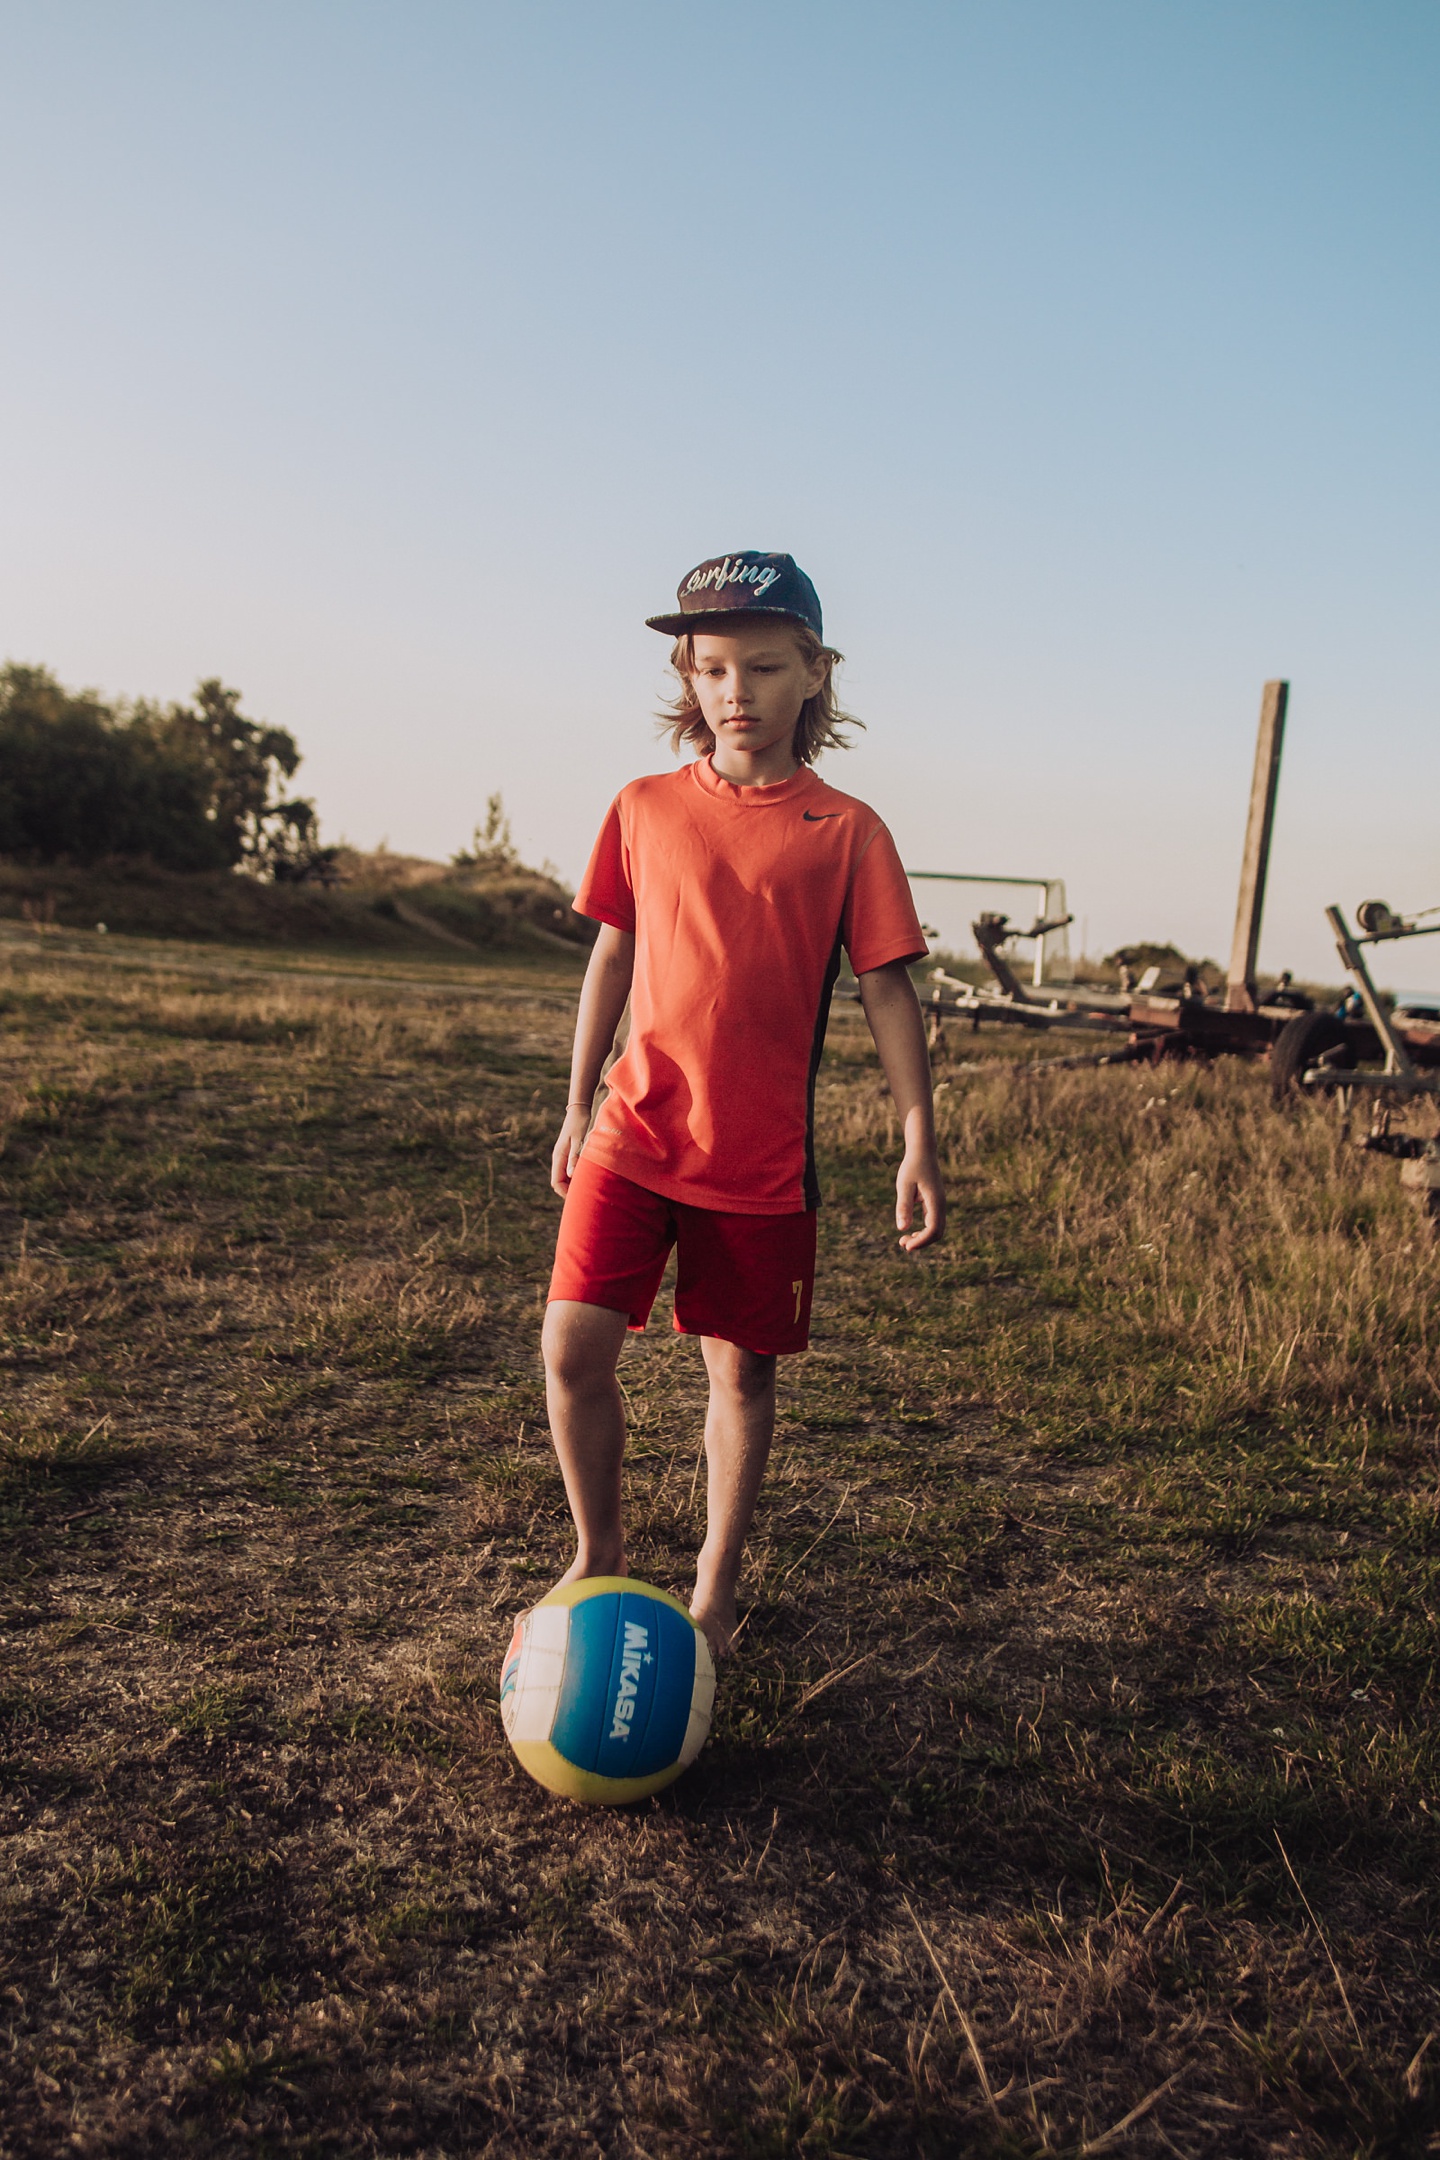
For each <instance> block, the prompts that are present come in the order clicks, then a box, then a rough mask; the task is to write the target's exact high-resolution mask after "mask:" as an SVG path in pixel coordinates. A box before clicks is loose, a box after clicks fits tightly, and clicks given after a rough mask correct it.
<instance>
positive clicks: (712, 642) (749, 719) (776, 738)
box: [691, 622, 825, 757]
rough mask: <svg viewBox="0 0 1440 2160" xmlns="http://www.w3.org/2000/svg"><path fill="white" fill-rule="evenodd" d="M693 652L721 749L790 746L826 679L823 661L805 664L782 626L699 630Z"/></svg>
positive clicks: (703, 702) (698, 684)
mask: <svg viewBox="0 0 1440 2160" xmlns="http://www.w3.org/2000/svg"><path fill="white" fill-rule="evenodd" d="M693 651H694V655H695V673H694V675H693V677H692V678H691V679H692V681H693V683H694V686H695V696H696V699H697V701H698V703H699V706H700V711H701V713H702V715H703V717H704V720H705V725H706V726H707V727H708V728H709V730H710V732H711V734H712V735H713V736H714V737H715V742H716V746H717V748H719V747H723V748H725V749H732V750H741V751H745V752H747V753H748V754H749V755H750V756H751V757H755V756H758V755H760V754H761V753H763V752H764V751H766V750H769V749H771V748H772V747H773V746H774V745H775V744H777V743H781V742H785V743H788V741H789V739H790V737H791V735H792V734H793V733H794V730H795V723H796V721H797V720H798V719H799V718H800V708H801V706H802V705H803V704H804V703H805V700H806V698H807V697H813V696H814V694H815V692H816V691H817V690H818V689H819V688H820V685H821V684H822V683H823V682H824V680H825V662H824V661H823V660H816V661H814V662H807V661H806V660H805V658H804V657H803V655H802V653H801V651H800V642H799V639H798V638H797V637H796V635H795V633H794V631H793V630H791V629H789V628H788V627H787V625H786V624H785V623H783V622H746V623H737V624H736V625H735V628H734V629H733V630H705V631H696V633H695V636H694V640H693Z"/></svg>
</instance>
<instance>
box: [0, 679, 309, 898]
mask: <svg viewBox="0 0 1440 2160" xmlns="http://www.w3.org/2000/svg"><path fill="white" fill-rule="evenodd" d="M299 764H300V751H299V749H298V748H297V746H296V742H295V738H294V736H293V735H291V734H290V733H289V732H288V730H287V729H285V728H277V727H268V726H266V725H265V724H264V722H262V721H257V720H249V719H247V718H246V717H245V715H244V714H243V713H242V712H241V710H240V692H239V691H238V690H230V689H227V688H226V686H225V684H224V683H222V682H220V681H219V680H218V679H216V678H214V677H212V678H211V679H210V680H209V681H207V682H202V683H200V684H199V685H198V686H197V688H196V690H195V694H194V697H193V698H192V699H191V701H190V703H189V704H188V705H182V704H169V705H159V704H154V703H152V702H151V701H149V700H148V699H144V698H141V699H135V700H126V701H121V702H117V703H114V704H107V703H106V702H105V701H104V700H103V699H102V698H100V697H99V696H97V695H96V693H95V692H94V691H90V690H80V691H74V690H67V689H65V688H64V687H63V685H62V684H60V683H58V682H57V681H56V680H55V677H54V676H53V675H52V674H51V673H50V672H49V670H48V669H46V668H42V667H22V666H18V665H16V664H14V663H10V664H7V665H5V666H3V667H0V856H8V857H10V858H12V859H13V860H16V861H19V862H28V863H54V862H71V863H77V864H80V865H82V866H83V865H89V864H94V863H98V862H103V861H105V860H106V859H107V858H113V857H117V856H131V857H135V856H141V857H146V858H148V859H149V860H150V861H151V862H154V863H158V864H159V865H161V866H162V867H163V868H165V869H167V870H223V869H237V868H239V869H245V870H249V871H251V872H253V873H254V874H256V875H258V876H261V877H269V878H275V879H278V880H283V881H295V882H298V881H301V880H304V879H309V878H314V877H320V878H324V877H325V876H326V875H327V874H328V872H329V869H330V866H331V864H332V863H333V860H334V856H335V854H336V850H335V849H334V848H322V847H321V846H320V845H319V820H318V818H317V816H316V812H315V805H314V803H313V802H311V801H310V800H309V799H308V798H306V797H303V796H290V795H288V794H287V792H286V783H287V782H288V781H290V780H291V779H292V778H293V777H294V774H295V772H296V770H297V768H298V766H299Z"/></svg>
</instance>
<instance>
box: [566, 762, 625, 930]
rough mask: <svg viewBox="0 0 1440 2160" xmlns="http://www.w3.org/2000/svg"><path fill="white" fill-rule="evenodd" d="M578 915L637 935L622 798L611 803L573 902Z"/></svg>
mask: <svg viewBox="0 0 1440 2160" xmlns="http://www.w3.org/2000/svg"><path fill="white" fill-rule="evenodd" d="M570 904H571V906H572V907H573V908H574V910H575V913H576V914H577V915H585V916H588V917H589V919H590V920H591V921H592V922H602V923H609V924H610V926H611V928H612V929H615V930H624V931H627V932H628V933H629V934H630V935H631V936H633V935H634V932H635V888H634V885H633V884H632V883H631V879H630V849H629V845H628V843H627V842H626V838H625V827H624V822H623V820H622V818H621V815H620V798H619V796H618V795H617V796H616V798H615V800H614V802H613V803H611V805H610V809H609V813H608V815H607V816H606V819H605V823H604V824H603V825H602V826H601V828H600V837H599V838H598V839H597V841H596V842H595V845H594V847H593V848H592V849H591V852H590V860H589V862H588V864H587V865H586V869H585V875H584V877H583V878H581V880H580V890H579V892H577V893H576V895H575V898H574V899H573V900H572V901H571V903H570Z"/></svg>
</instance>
